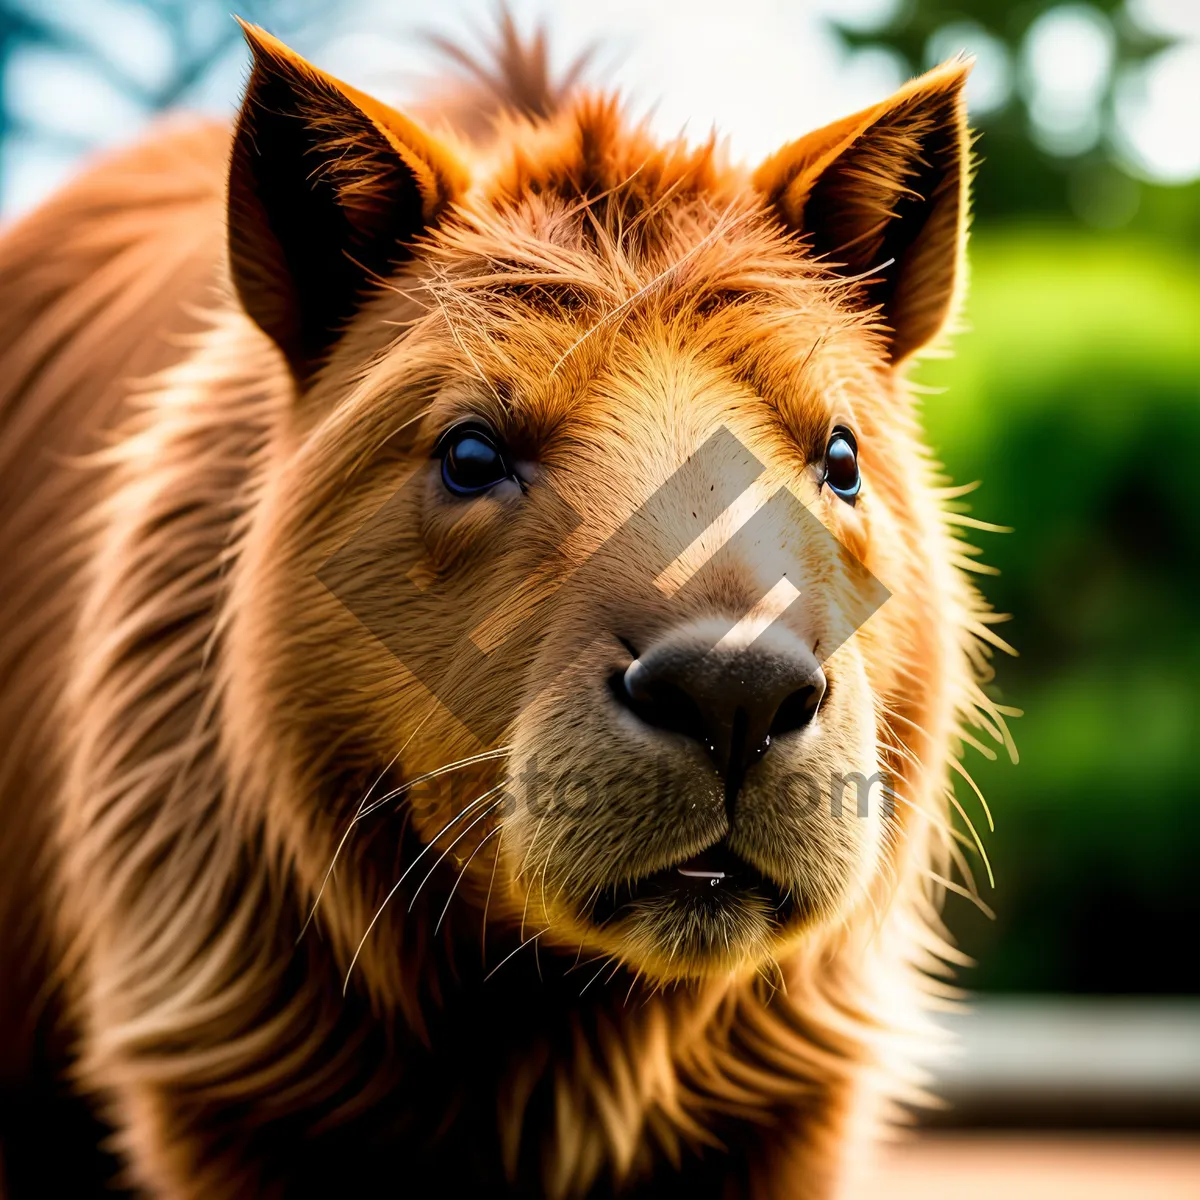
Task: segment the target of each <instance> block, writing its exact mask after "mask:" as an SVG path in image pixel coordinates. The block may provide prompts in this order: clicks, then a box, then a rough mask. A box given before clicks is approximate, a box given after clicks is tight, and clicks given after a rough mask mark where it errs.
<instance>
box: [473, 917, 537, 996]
mask: <svg viewBox="0 0 1200 1200" xmlns="http://www.w3.org/2000/svg"><path fill="white" fill-rule="evenodd" d="M545 932H546V931H545V930H544V929H539V930H538V931H537V933H534V934H531V935H530V936H529V937H527V938H526V939H525V940H524V941H523V942H521V943H520V944H519V945H518V946H517V949H516V950H510V951H509V952H508V953H507V954H506V955H505V956H504V957H503V958H502V959H501V960H500V961H499V962H498V963H497V964H496V965H495V966H494V967H493V968H492V969H491V970H490V971H489V972H488V973H487V974H486V975H485V976H484V977H483V982H484V983H487V981H488V980H489V979H491V977H492V976H493V975H495V973H496V972H497V971H498V970H500V968H501V967H502V966H504V964H505V963H506V962H508V960H509V959H510V958H512V957H513V955H515V954H517V953H518V951H521V950H524V949H525V947H526V946H528V945H529V943H530V942H536V941H537V940H538V938H540V937H541V936H542V934H543V933H545Z"/></svg>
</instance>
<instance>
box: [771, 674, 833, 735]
mask: <svg viewBox="0 0 1200 1200" xmlns="http://www.w3.org/2000/svg"><path fill="white" fill-rule="evenodd" d="M825 690H826V684H825V676H824V674H823V673H821V672H818V674H817V677H816V679H814V681H813V682H812V683H809V684H805V686H804V687H800V688H797V689H796V690H795V691H794V692H791V693H790V694H789V695H788V696H786V697H785V698H784V701H783V703H782V704H780V706H779V707H778V708H777V709H776V710H775V716H774V717H772V718H771V727H770V729H769V730H768V736H770V737H773V738H775V737H782V736H783V735H784V734H785V733H795V732H797V731H798V730H800V729H804V728H805V727H806V726H808V725H810V724H812V720H813V718H814V717H815V716H816V715H817V710H818V709H819V708H820V707H821V701H822V699H823V698H824V696H825Z"/></svg>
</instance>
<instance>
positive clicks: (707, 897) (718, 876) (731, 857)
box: [589, 838, 796, 926]
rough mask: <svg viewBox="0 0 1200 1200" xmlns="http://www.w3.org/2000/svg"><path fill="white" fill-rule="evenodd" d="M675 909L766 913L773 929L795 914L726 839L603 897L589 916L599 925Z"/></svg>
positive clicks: (787, 896)
mask: <svg viewBox="0 0 1200 1200" xmlns="http://www.w3.org/2000/svg"><path fill="white" fill-rule="evenodd" d="M664 902H665V903H670V904H672V905H676V906H679V907H680V908H686V909H691V910H694V911H696V912H697V913H698V914H700V915H702V914H703V913H704V912H709V913H711V914H713V915H714V916H716V915H718V914H720V913H721V912H722V911H724V910H726V909H731V908H746V907H754V908H757V909H760V910H761V909H766V910H767V911H768V912H769V914H770V919H771V922H772V923H773V924H776V925H779V926H783V925H786V924H787V923H788V921H789V920H790V918H791V917H792V915H793V914H794V913H795V911H796V901H795V898H794V897H793V896H792V894H791V892H790V890H789V891H785V890H784V889H783V888H781V887H780V886H779V885H778V884H777V883H775V882H774V881H773V880H771V879H768V878H767V877H766V876H765V875H763V873H762V872H761V871H759V870H758V869H757V868H756V867H754V866H753V865H751V864H750V863H748V862H747V861H746V860H745V859H744V858H742V857H741V856H740V855H738V854H736V853H735V852H734V851H733V850H732V849H731V848H730V847H729V844H728V842H727V841H726V839H724V838H722V839H721V840H720V841H719V842H716V843H714V844H713V845H711V846H708V847H707V848H706V849H704V850H701V851H700V852H699V853H698V854H694V855H692V856H691V857H690V858H687V859H684V860H683V861H681V862H678V863H676V864H675V865H673V866H670V867H666V868H664V869H663V870H661V871H656V872H654V874H652V875H647V876H644V877H643V878H641V879H635V880H633V881H632V882H629V883H623V884H620V885H618V886H616V887H614V888H609V889H608V890H607V891H605V892H603V893H601V895H600V896H599V898H598V899H597V900H596V901H595V903H594V904H593V905H592V907H591V910H590V912H589V916H590V918H591V920H592V922H593V923H594V924H596V925H600V926H604V925H607V924H610V923H613V922H615V921H617V920H619V919H620V918H621V917H622V916H623V915H625V914H626V913H629V912H631V911H632V910H636V909H637V908H639V907H640V906H643V905H646V904H657V905H661V904H663V903H664Z"/></svg>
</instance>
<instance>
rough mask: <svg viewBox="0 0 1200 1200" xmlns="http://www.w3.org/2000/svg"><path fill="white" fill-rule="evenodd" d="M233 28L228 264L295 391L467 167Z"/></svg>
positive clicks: (253, 32)
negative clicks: (237, 69)
mask: <svg viewBox="0 0 1200 1200" xmlns="http://www.w3.org/2000/svg"><path fill="white" fill-rule="evenodd" d="M240 24H241V26H242V30H243V31H244V33H245V35H246V40H247V41H248V42H249V43H250V48H251V50H252V51H253V52H254V65H253V69H252V70H251V73H250V82H249V84H248V85H247V87H246V98H245V100H244V102H243V104H242V111H241V115H240V116H239V118H238V123H237V131H236V133H235V134H234V139H233V158H232V161H231V163H230V171H229V262H230V270H231V273H232V276H233V282H234V285H235V287H236V288H237V293H238V297H239V298H240V300H241V302H242V305H243V307H244V308H245V309H246V311H247V312H248V313H249V314H250V316H251V317H253V318H254V320H255V321H256V322H257V323H258V325H259V326H260V327H261V328H262V330H263V332H265V333H267V334H268V335H269V336H270V337H271V338H273V339H274V340H275V342H276V343H277V344H278V346H279V348H280V349H281V350H282V351H283V353H284V355H285V356H286V358H287V360H288V362H289V364H290V365H291V368H292V372H293V374H294V375H295V376H296V379H297V381H298V382H299V383H300V384H301V386H303V385H304V384H306V383H307V382H308V380H309V378H310V377H311V376H312V374H313V372H314V371H315V370H316V369H317V367H319V366H320V365H321V363H322V362H323V361H324V359H325V357H326V355H327V354H328V352H329V350H330V348H331V347H332V345H333V343H334V342H335V341H336V340H337V338H338V336H339V335H340V334H341V332H342V330H343V329H344V327H345V325H346V323H347V321H348V320H349V318H350V317H351V316H352V315H353V314H354V311H355V309H356V307H357V305H358V302H359V299H360V297H361V296H362V294H363V292H364V291H366V290H367V289H368V288H369V287H370V286H371V284H372V283H373V282H377V281H378V280H379V279H380V278H381V277H386V276H387V274H388V273H389V270H390V269H391V268H392V267H393V266H394V265H395V264H396V263H399V262H402V261H403V260H404V259H406V258H408V257H410V256H411V253H412V251H411V243H412V241H413V239H415V238H416V237H418V236H419V235H420V234H422V233H424V232H426V231H427V230H429V229H430V228H432V227H433V226H434V225H435V224H436V222H437V221H438V219H439V218H440V217H441V216H442V215H443V214H444V213H445V211H446V210H447V208H448V207H449V205H450V204H451V203H452V202H453V201H454V200H455V199H457V198H458V197H459V196H461V195H462V194H463V193H464V192H465V191H466V189H467V185H468V179H467V173H466V171H465V170H464V168H463V167H462V166H461V165H460V164H459V163H458V162H457V161H456V159H455V158H454V157H453V155H452V154H451V153H450V152H449V151H448V150H446V149H445V148H443V147H442V146H440V145H439V144H438V143H437V142H436V141H434V139H433V138H431V137H430V136H429V135H428V134H427V133H425V132H424V130H422V129H420V128H419V127H418V126H417V125H415V124H414V123H413V122H412V121H410V120H408V119H407V118H406V117H404V116H401V114H400V113H398V112H396V111H394V110H393V109H391V108H389V107H388V106H387V105H385V104H381V103H380V102H379V101H378V100H374V99H372V98H371V97H370V96H367V95H365V94H364V93H362V92H360V91H358V90H357V89H356V88H352V87H350V86H349V85H348V84H345V83H342V82H341V81H340V80H337V79H334V78H333V77H332V76H331V75H326V74H325V73H324V72H322V71H318V70H317V69H316V68H315V67H313V66H311V65H310V64H309V63H307V62H305V61H304V59H302V58H300V57H299V55H297V54H294V53H293V52H292V51H291V50H289V49H288V48H287V47H286V46H285V45H284V44H283V43H282V42H280V41H278V40H277V39H276V38H273V37H272V36H271V35H270V34H269V33H266V32H265V31H264V30H262V29H259V28H258V27H257V26H254V25H248V24H246V23H245V22H240Z"/></svg>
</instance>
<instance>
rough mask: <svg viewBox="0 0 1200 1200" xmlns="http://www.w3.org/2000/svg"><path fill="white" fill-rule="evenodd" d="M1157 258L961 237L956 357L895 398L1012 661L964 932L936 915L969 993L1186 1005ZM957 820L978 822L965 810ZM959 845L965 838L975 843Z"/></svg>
mask: <svg viewBox="0 0 1200 1200" xmlns="http://www.w3.org/2000/svg"><path fill="white" fill-rule="evenodd" d="M1190 260H1191V256H1190V255H1187V256H1184V257H1183V258H1182V259H1181V258H1180V257H1179V256H1173V255H1172V254H1170V253H1169V251H1168V249H1167V248H1166V247H1164V246H1162V245H1156V244H1153V243H1142V242H1138V241H1135V240H1132V239H1124V240H1122V239H1120V238H1117V237H1114V236H1111V235H1110V236H1107V237H1105V236H1103V235H1099V234H1085V233H1080V232H1077V231H1076V230H1073V229H1071V228H1066V227H1064V228H1061V229H1058V228H1042V229H1032V230H1031V229H1019V228H1012V229H1005V228H1003V227H1000V228H995V227H993V228H991V229H984V230H982V231H981V232H980V233H979V235H978V236H977V237H976V238H975V241H974V245H973V251H972V282H971V289H970V295H969V301H968V305H967V309H966V316H967V319H968V322H969V324H970V327H971V330H972V331H970V332H964V333H963V334H961V335H960V336H959V337H958V338H957V339H956V342H955V350H956V356H955V357H954V358H952V359H947V360H931V361H930V362H928V363H925V364H923V365H922V366H921V368H920V369H919V371H918V372H917V375H916V378H917V380H918V381H919V382H920V383H922V384H926V385H929V386H931V387H934V388H937V389H939V390H938V391H936V392H935V393H933V394H930V395H929V396H928V397H927V398H926V399H925V402H924V407H925V413H926V425H927V429H928V431H929V436H930V441H931V442H932V444H933V446H934V448H935V450H936V451H937V453H938V455H939V457H940V459H941V461H943V462H944V463H945V465H946V467H947V470H948V471H949V473H950V474H951V475H952V476H953V477H954V478H955V480H956V481H960V482H965V481H969V480H975V479H981V480H982V481H983V482H982V484H981V486H980V487H979V489H978V490H977V491H976V492H975V493H973V494H972V495H971V497H970V498H969V499H970V503H971V505H972V513H973V515H975V516H977V517H980V518H983V519H986V520H989V521H997V522H999V523H1001V524H1005V525H1011V526H1013V527H1014V532H1013V533H1011V534H1007V535H994V534H989V533H979V534H976V535H975V538H974V540H975V541H976V542H977V543H978V544H981V545H982V546H983V548H984V551H985V553H984V560H985V561H986V562H988V563H990V564H992V565H994V566H996V567H998V568H999V569H1000V571H1001V574H1000V575H999V577H997V578H994V579H992V578H985V579H983V581H982V583H983V587H984V591H985V593H986V594H987V595H988V596H989V598H990V599H991V600H992V601H993V602H994V603H995V605H996V607H997V608H998V609H1000V610H1002V611H1005V612H1009V613H1012V614H1014V619H1013V621H1012V622H1011V623H1010V624H1009V625H1007V626H1006V627H1004V629H1002V630H1001V632H1003V633H1004V634H1005V636H1007V637H1008V638H1009V639H1010V640H1011V641H1012V643H1013V644H1014V645H1015V646H1016V647H1017V648H1018V650H1019V652H1020V657H1019V658H1017V659H1014V660H1005V661H1001V662H998V664H997V668H998V670H997V678H996V681H995V684H994V685H993V693H994V694H995V696H996V697H997V698H1000V699H1002V700H1003V701H1004V702H1005V703H1009V704H1013V705H1016V706H1017V707H1020V708H1022V709H1023V710H1024V712H1025V716H1024V717H1022V718H1020V719H1019V720H1017V721H1015V722H1013V730H1014V734H1015V738H1016V741H1017V745H1018V748H1019V750H1020V753H1021V761H1020V764H1019V765H1018V766H1015V767H1014V766H1012V765H1011V764H1009V763H1008V762H1007V760H1006V759H1004V758H1003V756H1002V758H1001V761H999V762H996V763H991V762H986V761H984V760H983V759H982V757H981V756H979V755H978V754H976V753H975V752H974V751H972V750H969V751H968V756H969V757H968V766H969V768H970V770H971V772H972V774H973V775H974V777H975V779H976V780H977V781H978V782H979V784H980V786H981V788H982V789H983V791H984V794H985V795H986V796H987V797H988V800H989V802H990V804H991V807H992V810H993V813H994V814H995V819H996V831H995V833H994V834H992V835H990V836H987V835H986V827H983V828H984V832H985V837H986V843H987V845H988V847H989V850H990V857H991V860H992V864H993V867H994V870H995V875H996V890H995V891H994V892H990V891H989V890H988V888H987V881H986V874H985V873H984V872H982V871H979V872H978V874H979V876H980V878H981V883H982V889H983V898H984V899H985V900H986V901H987V902H988V903H989V904H991V905H992V907H993V908H995V910H996V913H997V919H996V921H995V922H988V921H986V920H984V919H983V918H982V917H981V916H979V914H977V913H975V912H974V911H973V910H972V909H971V908H970V906H969V905H968V904H967V903H966V902H962V901H958V900H952V901H951V904H950V909H949V913H948V917H949V920H950V923H951V925H952V927H953V928H955V930H956V931H957V932H958V933H959V936H960V938H961V940H962V942H963V943H964V946H965V948H966V949H967V950H968V951H969V952H971V953H974V954H976V955H977V956H978V958H979V961H980V965H979V967H978V968H977V969H976V970H974V971H972V972H970V973H969V974H968V976H967V977H966V982H968V983H969V984H970V985H971V986H974V987H979V988H984V989H997V990H1010V989H1012V990H1053V991H1083V992H1176V993H1179V992H1189V991H1195V990H1198V984H1200V977H1198V969H1197V956H1196V953H1195V950H1194V945H1195V940H1196V938H1195V930H1196V928H1197V926H1198V925H1200V888H1197V887H1196V885H1195V880H1196V870H1195V867H1194V857H1195V854H1196V849H1195V848H1196V847H1197V846H1198V845H1200V803H1198V801H1200V786H1198V785H1197V782H1196V778H1195V776H1194V775H1193V769H1194V768H1193V764H1192V762H1191V758H1190V755H1191V752H1192V751H1193V749H1195V748H1196V747H1197V746H1200V721H1198V719H1197V717H1198V708H1200V700H1198V697H1200V688H1198V686H1197V684H1198V676H1200V621H1198V620H1197V616H1196V614H1197V613H1200V505H1198V504H1197V477H1198V476H1200V274H1198V273H1197V271H1196V266H1195V263H1194V262H1192V261H1190ZM958 790H959V795H960V799H961V800H962V801H963V804H964V806H966V807H967V808H968V811H971V806H972V805H973V806H974V811H975V812H978V802H977V801H976V800H975V799H974V797H973V796H971V795H970V794H969V790H968V789H967V788H966V787H964V786H960V787H959V789H958ZM976 824H980V822H979V821H977V822H976Z"/></svg>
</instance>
